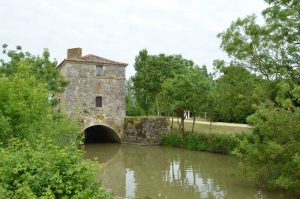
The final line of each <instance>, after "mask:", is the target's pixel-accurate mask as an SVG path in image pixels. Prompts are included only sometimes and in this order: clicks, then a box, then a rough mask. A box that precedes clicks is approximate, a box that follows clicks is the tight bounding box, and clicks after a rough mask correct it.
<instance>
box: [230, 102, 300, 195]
mask: <svg viewBox="0 0 300 199" xmlns="http://www.w3.org/2000/svg"><path fill="white" fill-rule="evenodd" d="M299 120H300V108H299V107H298V108H294V111H289V110H285V109H278V108H275V107H274V105H272V104H270V105H269V106H266V105H261V106H260V108H259V109H258V111H257V112H256V113H255V114H254V115H252V116H251V117H249V122H250V123H252V124H253V125H254V126H255V128H256V131H255V133H254V134H255V141H254V142H249V141H243V142H242V144H241V146H240V147H239V148H238V149H237V150H236V151H235V154H236V155H237V157H239V158H240V159H241V166H242V168H243V169H244V171H245V172H246V174H247V175H248V176H250V177H252V178H254V179H255V180H257V182H259V183H260V184H261V185H264V186H267V187H270V188H278V187H279V188H282V189H289V190H300V175H299V165H300V164H299V163H300V162H299V158H298V156H299V152H300V151H299V149H300V133H299V132H300V124H299Z"/></svg>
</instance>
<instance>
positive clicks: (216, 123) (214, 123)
mask: <svg viewBox="0 0 300 199" xmlns="http://www.w3.org/2000/svg"><path fill="white" fill-rule="evenodd" d="M174 121H176V119H175V118H174ZM185 122H186V123H193V120H190V119H187V120H185ZM195 123H196V124H207V125H209V122H206V121H197V120H196V121H195ZM212 125H215V126H232V127H243V128H251V126H249V125H248V124H238V123H226V122H213V123H212Z"/></svg>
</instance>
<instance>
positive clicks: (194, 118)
mask: <svg viewBox="0 0 300 199" xmlns="http://www.w3.org/2000/svg"><path fill="white" fill-rule="evenodd" d="M195 120H196V116H195V115H193V127H192V133H194V127H195Z"/></svg>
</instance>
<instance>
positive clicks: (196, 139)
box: [161, 131, 251, 155]
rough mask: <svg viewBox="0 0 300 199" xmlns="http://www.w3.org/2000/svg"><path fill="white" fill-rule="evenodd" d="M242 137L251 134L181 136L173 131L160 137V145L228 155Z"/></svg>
mask: <svg viewBox="0 0 300 199" xmlns="http://www.w3.org/2000/svg"><path fill="white" fill-rule="evenodd" d="M243 139H251V134H249V133H241V134H206V133H201V134H199V133H188V134H187V135H186V136H182V134H181V133H180V132H178V131H173V132H171V133H168V134H166V135H164V136H163V137H162V139H161V145H163V146H171V147H179V148H186V149H189V150H195V151H206V152H212V153H220V154H227V155H229V154H231V152H232V151H233V150H234V149H235V148H236V147H238V146H239V144H240V141H241V140H243Z"/></svg>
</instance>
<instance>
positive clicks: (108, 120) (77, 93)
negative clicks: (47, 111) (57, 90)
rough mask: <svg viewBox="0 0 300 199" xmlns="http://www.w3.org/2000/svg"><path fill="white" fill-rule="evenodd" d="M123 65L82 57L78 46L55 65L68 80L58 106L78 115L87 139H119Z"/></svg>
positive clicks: (100, 58) (107, 60) (122, 102)
mask: <svg viewBox="0 0 300 199" xmlns="http://www.w3.org/2000/svg"><path fill="white" fill-rule="evenodd" d="M126 66H127V64H126V63H121V62H117V61H113V60H109V59H106V58H103V57H99V56H96V55H92V54H88V55H84V56H82V49H81V48H72V49H68V52H67V58H66V59H64V60H63V61H62V62H61V63H60V64H59V65H58V66H57V68H58V69H59V70H60V71H61V73H62V74H63V75H64V76H65V78H66V79H67V80H68V81H69V85H68V86H67V88H66V90H65V92H64V93H62V94H61V97H60V101H61V102H60V103H61V105H60V106H61V109H63V110H65V111H66V112H67V114H68V115H69V116H71V117H79V118H80V120H81V121H82V123H83V126H84V131H85V134H86V138H87V139H90V140H93V141H97V139H101V140H103V139H108V141H119V142H120V139H122V137H123V124H124V117H125V68H126ZM99 131H101V135H100V137H99V134H97V132H99ZM97 136H98V138H97Z"/></svg>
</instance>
